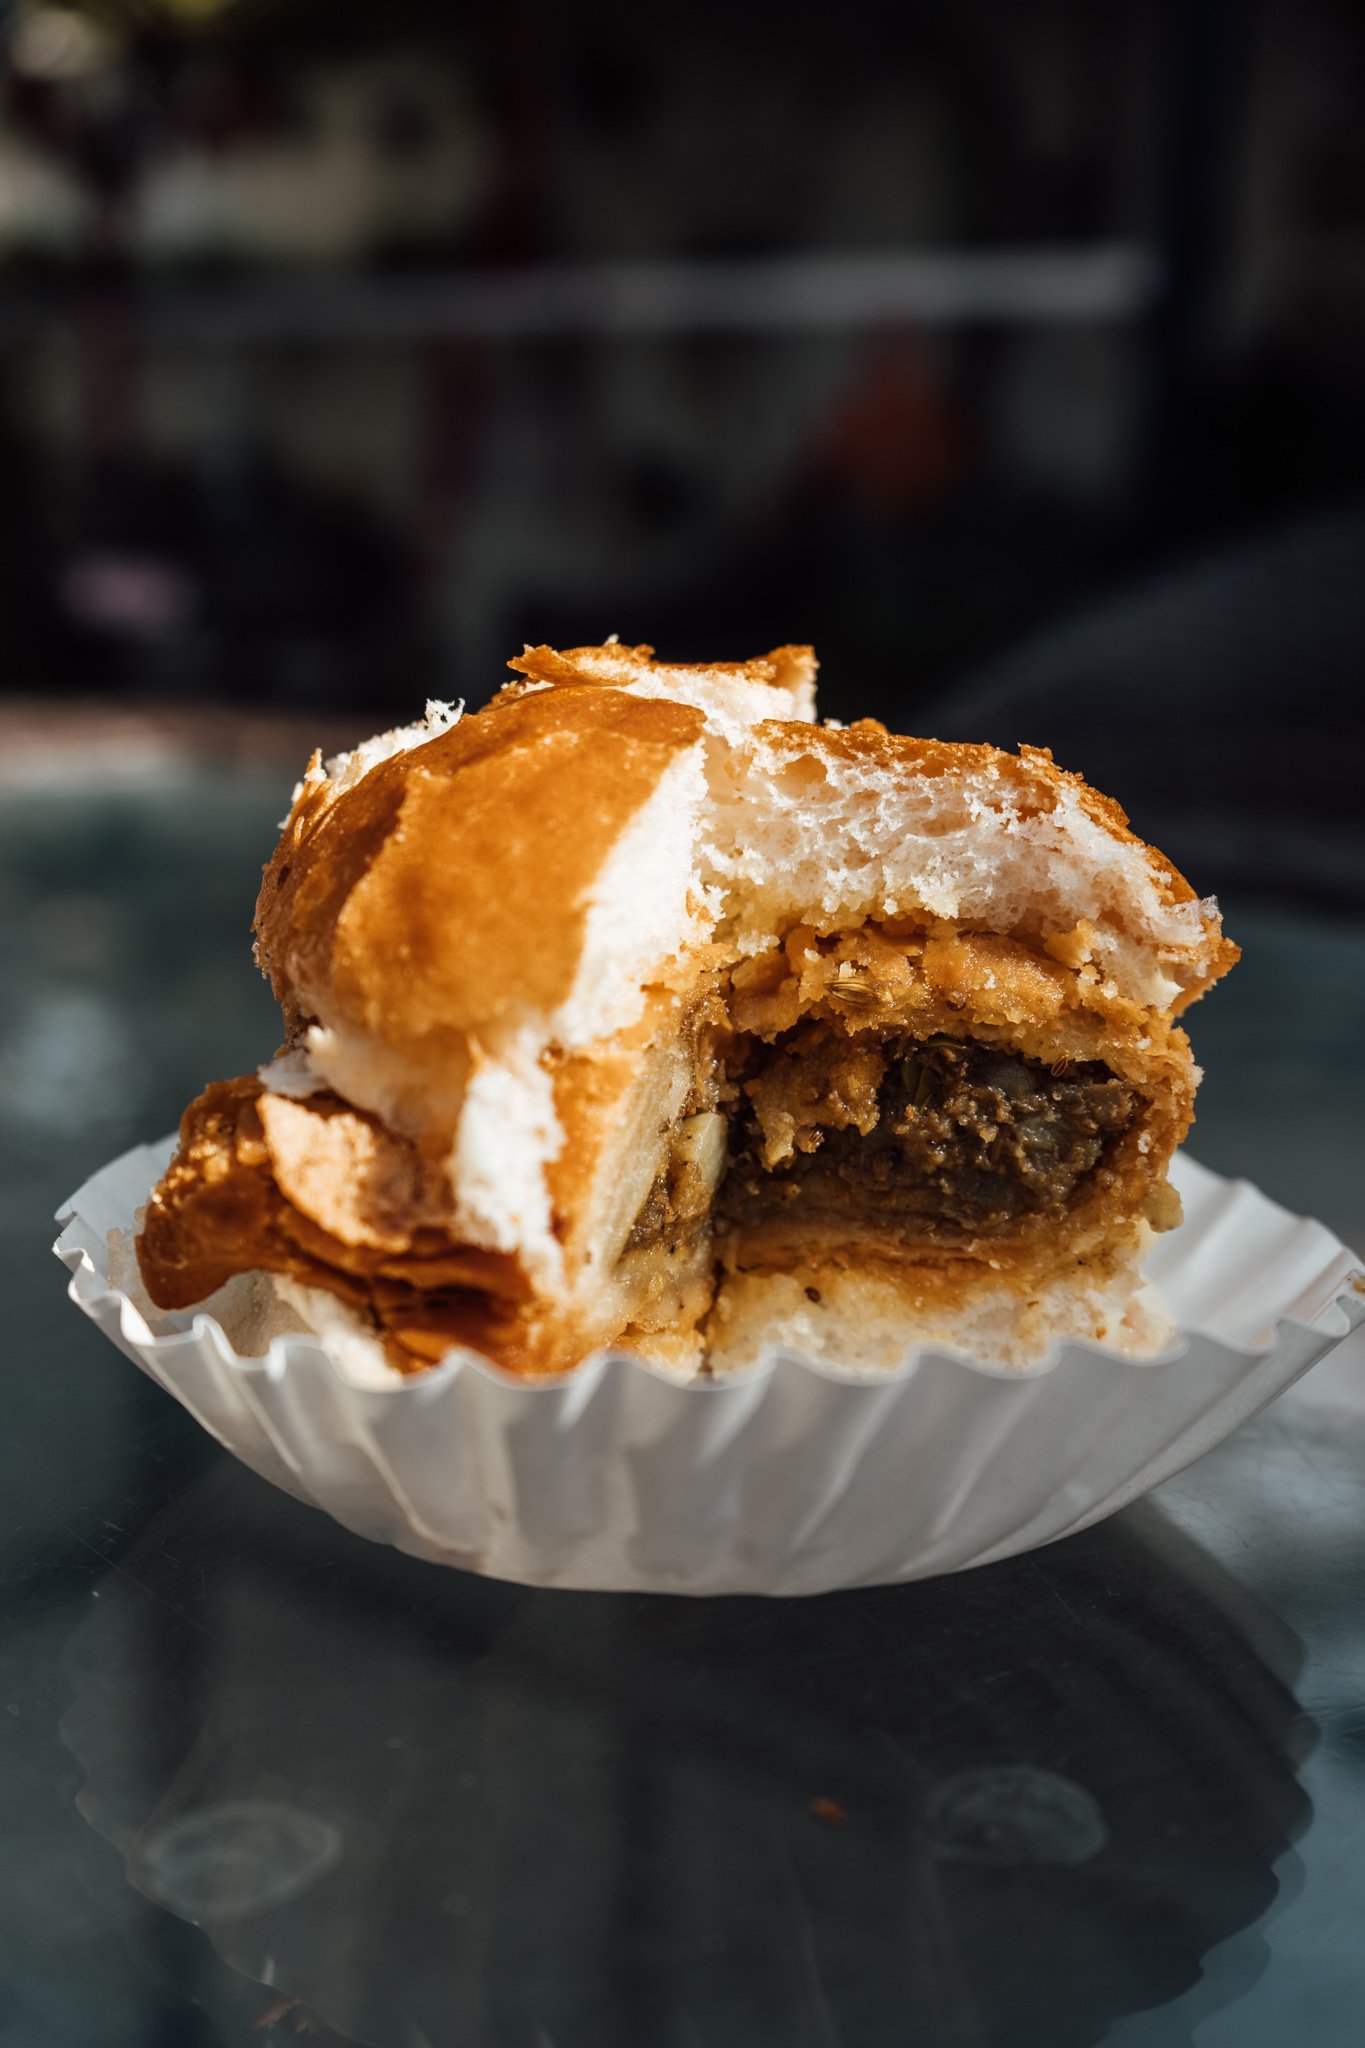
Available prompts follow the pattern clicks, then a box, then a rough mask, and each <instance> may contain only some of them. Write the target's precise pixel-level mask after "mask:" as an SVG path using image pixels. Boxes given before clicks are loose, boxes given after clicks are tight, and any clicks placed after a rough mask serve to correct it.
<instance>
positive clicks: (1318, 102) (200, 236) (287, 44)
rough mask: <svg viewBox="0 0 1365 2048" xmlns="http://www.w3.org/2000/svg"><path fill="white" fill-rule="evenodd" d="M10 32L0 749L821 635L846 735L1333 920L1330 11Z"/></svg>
mask: <svg viewBox="0 0 1365 2048" xmlns="http://www.w3.org/2000/svg"><path fill="white" fill-rule="evenodd" d="M0 45H2V46H3V57H2V58H0V79H2V81H3V83H2V88H0V90H2V98H0V474H2V475H3V482H4V489H3V493H0V691H3V692H6V693H9V724H8V726H7V727H2V728H0V730H8V731H9V732H10V734H11V736H12V737H11V745H12V746H15V747H17V746H18V745H19V744H20V742H21V741H22V740H23V739H24V737H25V734H26V733H27V734H28V736H29V737H31V730H32V726H33V723H34V721H35V720H36V721H37V722H38V723H39V724H42V722H43V721H44V719H45V718H49V717H51V716H52V715H53V714H54V713H55V714H56V715H57V716H59V717H66V718H68V719H69V718H70V716H71V712H72V710H73V709H75V708H77V700H79V708H80V709H81V710H82V711H88V710H89V708H90V707H91V705H92V701H93V702H94V703H95V704H98V705H102V706H103V707H104V708H105V710H108V709H109V708H110V707H118V706H130V705H135V706H137V707H139V709H140V711H141V713H142V714H143V715H144V716H145V715H146V714H147V713H148V711H149V709H150V710H151V711H153V712H155V713H157V714H158V715H160V716H170V715H184V714H187V713H189V712H195V713H196V714H198V713H202V714H204V715H205V716H206V717H208V718H209V721H210V729H211V730H212V731H214V732H215V733H219V734H221V731H222V719H221V715H220V714H218V713H213V712H212V710H211V707H214V706H218V707H222V706H230V707H233V708H234V709H235V710H236V711H238V712H242V711H249V712H251V713H253V714H258V722H257V724H255V725H253V726H252V728H251V731H252V732H253V733H254V734H259V733H260V732H261V731H263V730H266V729H268V728H269V727H270V724H271V721H272V720H273V719H276V718H279V717H281V716H283V715H284V714H289V715H290V718H291V724H290V727H289V730H290V733H291V735H292V733H293V731H294V725H295V724H296V723H297V722H298V721H299V720H302V721H303V722H304V723H306V724H309V723H311V725H312V726H316V727H317V728H318V730H319V731H320V732H321V733H324V734H326V733H330V732H332V731H334V730H342V731H354V732H359V731H360V730H361V729H362V728H367V727H372V726H374V725H376V724H388V723H392V722H394V721H396V720H398V719H405V718H407V717H409V716H411V715H412V713H413V711H414V709H415V708H416V707H418V706H420V703H421V700H422V699H423V697H424V696H426V695H429V694H436V695H441V696H448V697H464V698H466V699H467V700H468V701H469V702H471V703H479V702H482V701H483V700H485V699H486V698H487V697H488V695H490V694H491V692H492V690H493V689H494V688H495V687H496V686H497V684H498V681H499V680H500V677H501V675H502V674H503V673H504V671H503V668H502V664H503V662H504V661H505V659H506V657H507V656H508V655H509V654H510V653H512V652H514V651H515V650H516V649H518V648H519V647H520V645H521V644H522V642H523V641H525V640H528V639H530V640H537V639H541V638H545V639H550V640H554V641H557V642H559V643H560V644H572V643H575V642H581V641H585V640H598V639H601V638H602V637H604V636H605V635H606V634H608V633H611V632H617V633H619V634H620V635H621V636H622V637H623V638H625V639H628V640H648V641H651V642H653V643H654V644H655V645H656V646H657V647H658V648H659V650H660V651H661V653H665V654H667V655H670V656H674V657H679V658H683V659H701V658H706V657H714V656H722V657H729V656H734V655H739V654H745V653H749V652H754V651H758V650H760V649H762V648H765V647H767V646H769V645H771V644H773V643H775V642H777V641H782V640H793V639H810V640H813V641H814V642H815V644H816V646H817V649H818V651H819V653H820V655H821V658H822V663H823V677H822V705H823V709H824V710H825V711H826V712H827V713H833V714H838V715H842V716H850V715H858V714H859V713H862V712H872V713H875V714H877V715H880V716H882V717H884V718H886V719H888V720H889V721H892V722H895V723H896V724H899V725H902V726H905V727H909V728H910V729H923V730H938V731H942V732H945V733H953V734H959V735H961V736H966V737H974V738H978V737H979V738H985V737H989V738H992V739H995V740H997V741H999V742H1001V743H1002V744H1005V745H1014V744H1017V742H1018V741H1019V740H1020V739H1028V740H1031V741H1034V742H1037V743H1042V744H1051V745H1052V746H1054V748H1055V749H1056V751H1057V753H1058V755H1059V758H1062V759H1064V760H1066V761H1067V762H1068V763H1069V764H1072V765H1076V766H1079V767H1080V768H1082V769H1083V770H1084V771H1085V772H1086V773H1087V774H1089V775H1090V776H1091V777H1092V778H1093V779H1095V780H1096V781H1097V782H1100V783H1101V784H1104V785H1106V786H1108V787H1110V788H1112V789H1113V791H1114V793H1115V794H1117V795H1118V796H1119V797H1120V798H1121V799H1122V800H1123V801H1125V802H1126V803H1127V805H1128V807H1129V808H1130V810H1132V811H1133V813H1134V815H1135V820H1136V822H1137V823H1138V824H1139V826H1141V827H1142V828H1143V829H1144V830H1146V831H1147V832H1149V833H1150V834H1151V835H1152V836H1154V837H1158V838H1160V837H1162V836H1163V835H1164V838H1165V840H1167V841H1169V842H1170V844H1169V846H1168V850H1169V851H1170V852H1171V853H1172V854H1173V855H1174V856H1175V857H1176V858H1177V859H1179V860H1181V861H1183V862H1185V863H1187V864H1189V865H1191V866H1195V867H1198V868H1199V870H1200V872H1198V873H1197V874H1196V877H1195V879H1196V880H1197V881H1199V882H1200V883H1201V886H1216V885H1218V884H1220V883H1221V884H1222V885H1224V886H1228V885H1232V886H1248V887H1254V888H1256V889H1257V890H1264V891H1267V892H1269V893H1272V894H1275V893H1278V894H1281V895H1288V896H1290V897H1291V898H1294V899H1296V900H1304V899H1311V900H1312V901H1314V902H1316V903H1320V904H1322V905H1323V906H1324V907H1328V908H1338V907H1342V906H1349V907H1352V908H1360V907H1365V835H1363V833H1362V828H1361V827H1360V826H1359V825H1357V823H1356V822H1355V818H1356V814H1357V813H1358V812H1360V810H1361V808H1362V807H1361V806H1360V805H1359V803H1358V802H1357V801H1356V798H1355V785H1356V779H1357V776H1358V768H1357V756H1356V755H1355V752H1354V749H1355V746H1356V744H1357V743H1358V741H1359V740H1360V739H1361V738H1362V737H1365V722H1363V721H1362V714H1361V708H1360V706H1361V699H1362V696H1365V9H1362V8H1361V7H1360V6H1359V5H1358V4H1352V5H1348V4H1342V0H1248V4H1245V5H1237V4H1231V0H1106V4H1105V5H1104V6H1095V5H1094V4H1093V0H1089V4H1088V0H998V4H993V5H985V4H973V0H952V4H947V0H942V4H939V0H906V4H904V5H902V6H900V7H898V8H896V9H894V10H891V9H883V8H880V7H873V6H871V5H869V4H867V0H848V4H846V5H844V6H842V7H840V8H838V9H831V8H830V7H828V6H819V7H817V6H814V5H811V4H807V0H786V4H784V5H782V6H763V5H755V4H750V5H746V6H741V7H735V6H733V5H731V6H726V7H721V6H717V5H715V4H712V0H691V4H688V5H685V6H684V5H681V4H675V0H662V4H659V5H656V6H652V7H649V8H639V9H634V10H624V9H620V8H614V7H611V6H608V5H605V4H600V0H588V4H579V5H577V6H574V7H571V8H565V7H563V6H562V5H556V4H552V0H504V4H500V5H497V6H482V7H477V8H465V7H461V6H458V5H453V4H448V0H428V4H421V0H389V4H387V5H385V6H383V7H375V6H371V5H361V4H355V0H122V4H120V0H85V4H62V5H53V4H48V0H0ZM5 708H6V707H5V704H4V701H3V698H0V714H2V713H3V712H4V711H5ZM215 719H216V722H214V721H215ZM262 721H263V722H262ZM100 729H101V728H100V726H99V723H98V721H94V722H93V723H91V722H89V721H87V722H86V724H85V726H84V730H85V731H86V732H87V734H90V735H93V734H94V733H96V732H97V731H98V730H100ZM73 731H74V727H73ZM16 735H17V737H15V736H16ZM1343 809H1344V810H1345V811H1346V813H1347V814H1348V815H1347V817H1346V818H1345V819H1344V820H1343V818H1342V815H1341V814H1342V811H1343ZM1324 818H1331V819H1333V820H1334V823H1333V829H1332V833H1331V840H1330V843H1331V857H1330V859H1324V857H1323V852H1322V846H1321V833H1322V826H1323V820H1324Z"/></svg>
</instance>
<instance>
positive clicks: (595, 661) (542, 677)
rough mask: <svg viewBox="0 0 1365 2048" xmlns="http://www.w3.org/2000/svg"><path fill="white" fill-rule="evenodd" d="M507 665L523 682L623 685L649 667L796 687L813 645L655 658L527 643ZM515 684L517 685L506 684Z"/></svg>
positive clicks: (805, 680)
mask: <svg viewBox="0 0 1365 2048" xmlns="http://www.w3.org/2000/svg"><path fill="white" fill-rule="evenodd" d="M507 666H508V667H509V668H510V669H515V670H516V672H517V673H518V674H519V675H522V676H524V677H525V678H526V681H527V682H528V683H541V684H549V685H550V686H551V687H552V688H556V689H558V688H562V687H563V685H564V684H566V683H586V684H589V685H591V686H592V687H594V688H597V689H602V688H608V689H623V688H628V687H629V686H630V685H631V684H632V683H638V682H640V681H641V680H642V679H643V678H645V677H646V676H647V675H648V674H649V672H650V671H651V670H653V671H655V673H656V674H662V675H664V676H683V677H691V678H692V679H693V680H694V681H696V682H701V683H761V684H766V685H767V686H768V687H770V688H772V689H779V690H783V689H798V688H800V687H802V686H803V685H806V684H809V683H810V682H812V681H813V680H814V676H815V670H816V660H815V650H814V648H813V647H796V646H793V647H774V648H773V649H772V651H771V653H769V654H759V655H755V656H753V658H752V659H751V660H749V661H708V662H668V663H664V662H656V661H655V660H654V649H653V648H652V647H646V646H640V647H622V646H619V645H618V644H617V643H615V642H609V643H608V644H607V645H606V646H604V647H566V648H555V647H526V648H524V649H523V650H522V652H521V653H520V654H518V655H516V656H515V657H514V658H513V659H512V660H511V661H509V662H508V664H507ZM509 687H510V688H513V689H515V688H516V687H517V685H515V684H513V685H510V686H509Z"/></svg>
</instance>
